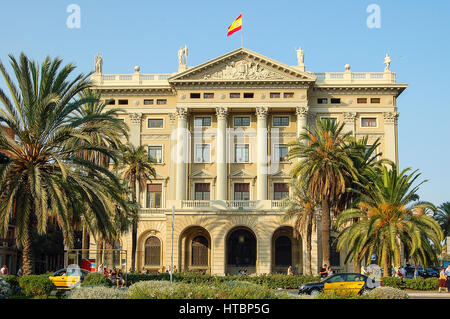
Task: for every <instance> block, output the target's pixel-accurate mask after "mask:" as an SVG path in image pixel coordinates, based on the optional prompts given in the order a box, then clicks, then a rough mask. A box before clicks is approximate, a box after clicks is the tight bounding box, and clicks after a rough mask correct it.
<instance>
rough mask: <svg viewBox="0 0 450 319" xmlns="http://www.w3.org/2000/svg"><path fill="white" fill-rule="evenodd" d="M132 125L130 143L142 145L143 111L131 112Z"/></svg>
mask: <svg viewBox="0 0 450 319" xmlns="http://www.w3.org/2000/svg"><path fill="white" fill-rule="evenodd" d="M130 120H131V127H130V143H131V144H133V145H134V146H139V145H141V121H142V113H131V114H130Z"/></svg>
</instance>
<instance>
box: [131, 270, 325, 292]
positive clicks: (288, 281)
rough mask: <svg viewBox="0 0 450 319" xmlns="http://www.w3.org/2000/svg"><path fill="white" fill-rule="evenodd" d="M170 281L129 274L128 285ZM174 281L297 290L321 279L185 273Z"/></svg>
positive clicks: (177, 274)
mask: <svg viewBox="0 0 450 319" xmlns="http://www.w3.org/2000/svg"><path fill="white" fill-rule="evenodd" d="M169 279H170V276H169V274H167V273H164V274H158V275H144V274H128V275H127V284H128V285H129V286H131V285H132V284H134V283H136V282H140V281H160V280H165V281H167V280H169ZM173 280H174V282H183V283H188V284H191V283H192V284H220V283H224V282H228V281H240V282H251V283H255V284H259V285H267V286H268V287H269V288H272V289H277V288H283V289H296V288H298V287H299V286H301V285H303V284H305V283H309V282H315V281H319V277H318V276H305V275H299V276H288V275H283V274H268V275H260V276H209V275H202V274H199V273H189V272H185V273H174V274H173Z"/></svg>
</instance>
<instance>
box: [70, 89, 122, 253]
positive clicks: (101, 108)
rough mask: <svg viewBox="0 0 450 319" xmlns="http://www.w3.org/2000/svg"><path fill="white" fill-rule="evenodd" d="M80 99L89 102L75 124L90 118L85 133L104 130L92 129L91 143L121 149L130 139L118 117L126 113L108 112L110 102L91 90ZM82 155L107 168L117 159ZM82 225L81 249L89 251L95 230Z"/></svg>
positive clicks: (76, 114)
mask: <svg viewBox="0 0 450 319" xmlns="http://www.w3.org/2000/svg"><path fill="white" fill-rule="evenodd" d="M78 96H79V98H85V99H88V100H89V102H87V103H84V104H83V105H82V106H81V107H80V108H79V109H78V110H76V111H75V112H74V114H73V116H72V117H71V119H72V121H74V122H76V121H79V120H80V119H83V118H89V119H91V121H89V122H88V123H85V124H84V128H85V129H86V130H89V129H90V127H94V128H95V127H96V126H98V125H100V126H101V127H102V129H101V130H97V129H94V130H89V137H90V143H92V144H94V145H101V146H103V147H108V148H110V149H111V151H112V152H113V151H116V150H118V148H119V146H120V145H121V144H122V142H121V139H127V138H128V126H127V125H126V124H125V122H123V121H122V120H120V119H119V118H118V114H119V113H120V112H122V111H123V110H121V109H118V108H111V109H106V107H107V106H108V101H101V100H100V98H101V95H100V93H98V92H96V91H93V90H91V89H85V90H84V91H83V92H81V93H79V94H78ZM69 143H73V144H75V145H76V144H78V143H87V142H86V141H84V140H80V139H79V138H77V137H75V138H73V139H72V140H70V141H69ZM115 155H116V156H120V153H116V152H115ZM79 156H80V157H81V158H83V159H84V160H86V161H90V162H92V163H95V164H96V165H99V166H101V167H104V168H108V167H109V164H110V161H111V160H114V158H111V157H109V156H108V155H106V154H104V153H101V152H98V151H95V150H84V151H83V152H80V154H79ZM80 222H81V223H80V225H79V227H81V228H82V234H83V235H82V236H83V238H82V248H83V249H87V248H88V243H89V233H91V234H95V233H96V230H95V229H92V230H91V231H89V226H88V222H87V221H85V220H81V221H80ZM91 226H92V225H91ZM97 237H98V236H97ZM97 242H98V243H99V247H102V246H103V242H102V240H101V239H100V238H98V241H97ZM87 254H88V253H87V252H85V251H83V258H87Z"/></svg>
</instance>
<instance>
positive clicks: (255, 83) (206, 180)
mask: <svg viewBox="0 0 450 319" xmlns="http://www.w3.org/2000/svg"><path fill="white" fill-rule="evenodd" d="M297 58H298V65H296V66H288V65H285V64H283V63H281V62H278V61H275V60H272V59H270V58H268V57H265V56H263V55H261V54H258V53H256V52H253V51H250V50H248V49H245V48H240V49H237V50H235V51H232V52H229V53H227V54H225V55H222V56H220V57H218V58H215V59H213V60H210V61H208V62H205V63H203V64H201V65H198V66H195V67H188V66H187V65H186V61H187V48H186V47H185V48H183V49H181V50H180V52H179V62H180V63H179V64H180V65H179V69H178V72H176V73H173V74H141V73H140V68H139V67H135V73H133V74H102V65H103V61H102V58H101V57H100V56H99V55H98V56H97V57H96V64H95V65H96V67H95V70H96V73H95V74H93V75H92V81H93V83H94V85H95V87H96V89H97V90H99V91H100V92H101V93H102V98H104V99H105V100H110V99H111V100H112V102H111V107H119V108H121V109H124V110H125V113H123V114H121V116H120V117H121V118H122V119H123V120H124V121H125V122H126V123H127V124H128V125H129V127H130V142H131V143H134V144H136V145H139V144H142V145H146V146H147V147H148V152H149V156H150V157H151V158H152V159H153V160H154V162H155V167H156V171H157V177H156V178H155V179H153V180H152V181H149V182H148V184H147V187H146V188H145V189H141V190H140V197H139V200H140V206H141V210H140V223H139V229H138V248H137V250H138V253H137V269H138V271H142V270H151V271H165V270H167V269H168V267H169V265H170V262H171V243H172V207H174V208H175V219H174V220H175V222H174V232H173V239H174V240H173V247H174V249H173V258H174V265H175V266H176V268H177V270H200V271H206V272H207V273H211V274H228V273H229V274H234V273H236V272H237V271H238V270H239V269H242V268H244V267H246V268H247V269H248V271H249V273H252V272H257V273H269V272H285V271H286V270H287V268H288V266H289V265H292V266H293V268H294V270H295V271H296V272H298V273H302V272H303V269H304V264H305V256H304V255H305V253H304V252H305V241H304V240H302V239H301V238H300V239H296V238H294V237H293V228H292V223H290V222H283V221H282V220H281V217H282V214H283V213H282V202H281V199H282V198H283V197H285V196H286V195H287V194H288V193H289V181H290V178H289V172H290V169H291V167H292V165H293V162H292V161H289V160H288V159H287V158H286V154H287V144H288V143H289V142H291V141H293V140H295V139H296V137H297V136H298V135H299V134H300V133H301V132H302V130H303V129H304V128H305V127H311V126H312V125H314V122H315V119H319V118H332V119H334V120H336V121H339V122H343V123H345V129H346V130H348V131H352V132H353V134H354V135H355V136H356V137H363V136H366V135H368V137H369V143H373V142H374V141H375V140H376V139H377V138H380V142H381V145H380V149H379V150H378V151H379V152H382V153H383V156H384V157H386V158H389V159H391V160H393V161H394V162H397V161H398V151H397V118H398V113H397V97H398V96H399V95H400V94H401V93H402V92H403V90H404V89H405V88H406V87H407V85H405V84H397V83H396V80H395V73H393V72H391V71H390V70H389V66H390V59H389V60H387V61H386V60H385V64H386V68H385V70H384V72H379V73H374V72H368V73H354V72H351V71H350V66H349V65H346V66H345V69H346V70H345V72H341V73H312V72H308V71H305V64H304V55H303V51H302V50H301V49H299V50H297ZM319 226H320V223H319ZM120 246H121V247H122V249H126V250H127V251H128V252H130V251H131V232H130V233H128V234H126V235H124V236H123V238H122V239H121V241H120ZM94 247H95V243H94V245H93V246H92V248H94ZM320 251H321V248H320V228H319V229H317V231H315V232H314V238H313V253H312V255H313V261H312V264H313V271H315V272H317V271H318V269H319V266H320V264H321V260H320ZM343 259H344V254H343V253H341V254H339V253H337V252H336V251H335V250H334V249H333V247H332V260H333V262H332V263H333V265H332V266H333V268H334V269H335V270H337V271H344V270H347V269H346V267H349V269H351V266H347V265H344V264H343ZM127 265H128V267H129V265H131V257H130V253H128V261H127Z"/></svg>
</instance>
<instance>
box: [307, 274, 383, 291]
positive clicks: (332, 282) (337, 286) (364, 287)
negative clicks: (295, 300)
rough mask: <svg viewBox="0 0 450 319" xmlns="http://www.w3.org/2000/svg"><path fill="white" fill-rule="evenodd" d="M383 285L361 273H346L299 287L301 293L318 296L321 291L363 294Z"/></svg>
mask: <svg viewBox="0 0 450 319" xmlns="http://www.w3.org/2000/svg"><path fill="white" fill-rule="evenodd" d="M380 285H381V282H377V281H375V280H373V279H372V278H369V277H367V276H364V275H361V274H355V273H344V274H336V275H333V276H330V277H328V278H326V279H323V280H321V281H320V282H313V283H308V284H305V285H303V286H301V287H300V288H299V291H298V293H299V294H309V295H312V296H317V295H318V294H319V293H321V292H325V293H328V292H336V293H348V294H355V295H356V294H361V293H363V292H364V291H368V290H371V289H374V288H376V287H378V286H380Z"/></svg>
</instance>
